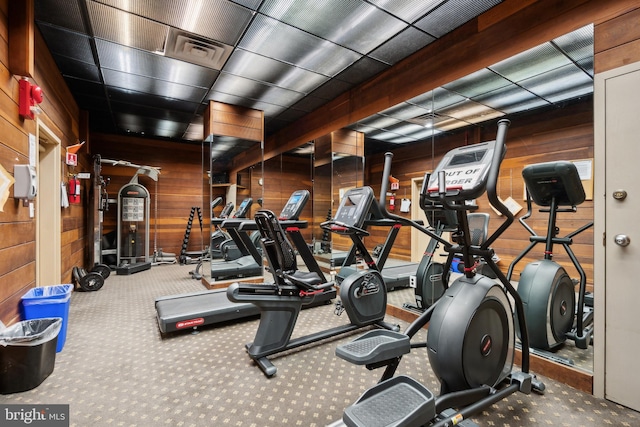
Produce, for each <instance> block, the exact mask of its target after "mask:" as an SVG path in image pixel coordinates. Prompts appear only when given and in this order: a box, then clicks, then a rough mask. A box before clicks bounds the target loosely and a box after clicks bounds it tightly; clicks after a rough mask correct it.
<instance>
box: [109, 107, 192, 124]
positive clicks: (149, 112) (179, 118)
mask: <svg viewBox="0 0 640 427" xmlns="http://www.w3.org/2000/svg"><path fill="white" fill-rule="evenodd" d="M111 108H112V109H113V111H117V113H115V114H114V116H116V117H117V116H118V115H119V114H130V115H138V116H140V117H143V118H146V119H157V120H166V121H169V122H174V123H184V128H185V129H186V128H187V126H188V124H189V122H190V121H191V120H192V119H193V115H192V114H190V113H183V112H180V111H173V110H168V109H166V108H156V107H155V106H141V105H137V104H130V103H126V102H115V101H111Z"/></svg>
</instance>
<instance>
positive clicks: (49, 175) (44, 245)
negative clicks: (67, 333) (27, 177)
mask: <svg viewBox="0 0 640 427" xmlns="http://www.w3.org/2000/svg"><path fill="white" fill-rule="evenodd" d="M36 141H37V150H36V151H37V163H36V164H37V177H38V178H37V182H38V184H37V185H38V187H37V188H38V195H37V198H36V286H50V285H57V284H60V280H61V279H62V277H61V276H62V273H61V262H62V261H61V260H62V254H61V253H60V251H61V225H60V224H61V216H62V215H61V208H60V192H61V186H60V176H61V175H60V173H61V162H62V157H61V155H62V153H61V148H60V144H61V140H60V138H59V137H58V136H56V134H55V133H54V132H53V131H52V130H51V129H50V128H49V127H47V126H46V125H45V124H44V123H43V122H42V121H41V120H38V121H37V130H36Z"/></svg>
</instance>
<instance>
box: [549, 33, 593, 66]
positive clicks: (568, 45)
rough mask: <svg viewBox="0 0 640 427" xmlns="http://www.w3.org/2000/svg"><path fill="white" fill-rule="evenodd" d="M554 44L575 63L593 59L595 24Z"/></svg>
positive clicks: (562, 37) (567, 35)
mask: <svg viewBox="0 0 640 427" xmlns="http://www.w3.org/2000/svg"><path fill="white" fill-rule="evenodd" d="M553 44H555V45H556V46H557V47H558V48H559V49H560V50H562V51H563V52H564V53H565V54H566V55H567V56H568V57H569V58H571V60H573V61H575V62H579V61H582V60H584V59H587V58H593V24H590V25H587V26H585V27H582V28H580V29H577V30H575V31H572V32H570V33H568V34H565V35H563V36H560V37H558V38H556V39H554V40H553Z"/></svg>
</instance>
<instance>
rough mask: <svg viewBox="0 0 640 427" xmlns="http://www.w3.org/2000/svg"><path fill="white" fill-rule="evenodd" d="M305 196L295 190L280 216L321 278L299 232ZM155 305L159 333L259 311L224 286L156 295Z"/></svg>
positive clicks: (322, 301)
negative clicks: (233, 298)
mask: <svg viewBox="0 0 640 427" xmlns="http://www.w3.org/2000/svg"><path fill="white" fill-rule="evenodd" d="M308 199H309V192H308V191H306V190H298V191H295V192H294V193H293V194H292V195H291V197H289V200H288V201H287V203H286V204H285V206H284V208H283V209H282V212H281V213H280V216H279V219H280V220H281V222H282V224H283V228H285V230H286V232H287V235H288V236H289V238H290V239H291V241H292V242H293V243H294V245H295V246H296V249H297V251H298V253H299V255H300V256H301V257H302V260H303V261H304V263H305V265H306V266H307V268H308V269H309V271H315V272H317V273H318V274H319V275H320V277H322V278H324V277H325V276H324V273H323V272H322V270H321V269H320V266H319V265H318V263H317V262H316V260H315V258H314V257H313V254H312V253H311V251H310V250H309V246H308V245H307V243H306V242H305V240H304V238H303V237H302V235H301V234H300V229H301V228H305V227H306V226H307V222H306V221H300V220H299V217H300V214H301V212H302V209H303V207H304V206H305V204H306V202H307V201H308ZM243 221H245V222H247V223H252V224H253V225H254V226H255V221H251V220H247V219H244V220H243ZM238 228H242V227H238ZM256 228H257V227H256ZM333 298H335V292H333V293H332V294H328V295H326V296H324V295H323V298H316V301H315V303H314V304H311V305H310V307H315V306H317V305H320V304H326V303H328V302H329V301H330V300H331V299H333ZM155 306H156V317H157V320H158V328H159V329H160V332H162V333H169V332H175V331H179V330H184V329H193V330H197V328H198V326H203V325H209V324H215V323H222V322H227V321H231V320H236V319H243V318H248V317H252V316H258V315H259V314H260V309H259V308H258V307H257V306H255V305H254V304H252V303H234V302H231V301H229V299H228V298H227V290H226V288H225V289H215V290H208V291H200V292H193V293H187V294H182V295H169V296H164V297H159V298H157V299H156V300H155ZM305 308H307V307H305Z"/></svg>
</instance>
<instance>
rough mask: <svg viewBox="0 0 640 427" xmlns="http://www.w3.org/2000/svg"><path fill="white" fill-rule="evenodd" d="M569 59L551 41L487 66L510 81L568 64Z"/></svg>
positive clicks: (523, 78) (516, 80) (526, 77)
mask: <svg viewBox="0 0 640 427" xmlns="http://www.w3.org/2000/svg"><path fill="white" fill-rule="evenodd" d="M570 63H571V61H570V60H569V58H567V57H566V56H565V55H564V54H562V52H560V51H559V50H558V49H557V48H555V47H554V46H553V45H552V44H551V43H544V44H541V45H539V46H536V47H534V48H532V49H529V50H527V51H525V52H522V53H519V54H518V55H514V56H512V57H511V58H508V59H505V60H504V61H500V62H498V63H497V64H494V65H492V66H490V67H489V68H490V69H491V70H493V71H495V72H496V73H499V74H500V75H502V76H503V77H505V78H507V79H509V80H511V81H512V82H516V83H517V82H519V81H521V80H525V79H528V78H531V77H533V76H536V75H538V74H542V73H544V72H546V71H549V70H552V69H554V68H560V67H562V66H564V65H568V64H570Z"/></svg>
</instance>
